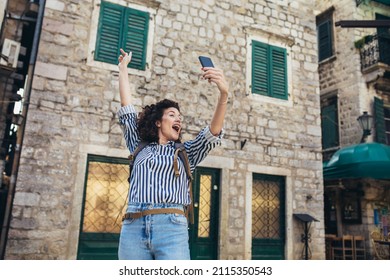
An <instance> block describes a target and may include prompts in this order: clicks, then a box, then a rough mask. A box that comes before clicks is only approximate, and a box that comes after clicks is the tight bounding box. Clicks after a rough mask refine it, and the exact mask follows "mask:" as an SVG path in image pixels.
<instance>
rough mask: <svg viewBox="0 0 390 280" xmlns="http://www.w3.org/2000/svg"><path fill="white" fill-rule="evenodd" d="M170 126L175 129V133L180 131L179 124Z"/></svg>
mask: <svg viewBox="0 0 390 280" xmlns="http://www.w3.org/2000/svg"><path fill="white" fill-rule="evenodd" d="M172 128H173V129H174V130H176V132H177V133H179V132H180V125H178V124H175V125H173V126H172Z"/></svg>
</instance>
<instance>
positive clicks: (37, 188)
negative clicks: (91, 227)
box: [6, 0, 358, 259]
mask: <svg viewBox="0 0 390 280" xmlns="http://www.w3.org/2000/svg"><path fill="white" fill-rule="evenodd" d="M110 1H111V2H114V3H117V4H120V5H128V4H130V5H135V6H136V7H139V6H142V7H146V8H147V9H149V10H150V11H152V13H151V16H152V17H153V20H152V21H151V22H152V24H153V28H152V38H151V39H152V40H150V41H149V44H150V46H149V47H150V50H151V53H150V54H149V58H148V59H149V60H150V64H149V65H148V69H147V70H146V71H145V72H140V71H130V80H131V82H132V83H133V84H134V88H133V91H134V92H133V96H134V103H135V105H136V107H137V108H138V109H140V108H141V107H142V106H144V105H147V104H150V103H152V102H155V101H158V100H160V99H162V98H172V99H175V100H177V101H178V102H179V103H180V105H181V109H182V112H184V116H185V127H184V132H185V133H184V139H186V138H189V137H191V136H193V135H194V134H195V133H197V131H198V130H199V128H200V127H203V126H205V125H207V123H208V121H209V120H210V119H211V116H212V113H213V109H212V108H213V104H215V103H216V99H217V92H216V89H215V88H213V87H211V86H208V85H205V83H204V82H203V81H201V80H200V78H199V77H200V73H201V72H200V66H199V63H198V58H197V57H198V55H209V56H211V57H212V58H213V61H214V63H215V65H216V66H217V67H219V68H221V69H223V70H224V72H225V75H226V77H227V79H228V80H229V81H230V99H229V104H228V114H227V117H226V123H225V131H226V134H225V140H224V142H223V145H222V147H220V148H217V149H215V150H213V151H212V153H211V154H210V156H209V157H208V158H207V159H206V160H205V161H204V162H203V163H202V166H207V167H214V168H219V169H221V170H222V178H221V185H222V190H221V199H220V201H221V202H220V213H221V217H220V218H221V221H220V234H219V235H220V236H219V240H218V242H219V259H250V258H251V220H250V218H249V217H251V215H249V213H250V212H251V193H252V174H253V173H260V174H272V175H279V176H285V178H286V201H285V209H286V213H285V217H286V218H285V219H286V220H285V225H286V245H285V256H286V259H301V257H302V255H301V254H302V247H303V245H302V243H301V234H302V230H303V228H302V224H301V223H300V222H299V221H297V220H296V219H294V218H293V214H294V213H309V214H310V215H312V216H314V217H315V218H317V219H318V220H319V222H315V223H313V225H312V229H311V230H312V232H311V245H310V247H311V252H312V258H313V259H324V258H325V249H324V223H323V208H324V207H323V183H322V155H321V118H320V96H319V79H318V72H317V65H318V64H317V35H316V23H315V14H314V12H313V11H314V10H315V9H314V8H315V7H314V1H306V0H298V1H287V0H279V1H262V0H260V1H251V0H223V1H216V0H204V1H189V0H183V1H175V0H169V1H152V0H150V1H132V0H110ZM22 2H23V1H22ZM99 2H100V1H97V0H94V1H92V0H79V1H74V0H68V1H65V0H50V1H46V7H45V14H44V19H43V25H42V33H41V37H40V43H39V53H38V58H37V62H36V65H35V73H34V78H33V84H32V87H33V89H32V92H31V101H30V105H29V112H28V116H27V120H26V121H27V122H26V131H25V136H24V143H23V149H22V154H21V161H20V166H19V173H18V178H17V184H16V185H17V188H16V194H15V199H14V203H13V211H12V223H11V228H10V230H9V236H8V243H7V251H6V258H7V259H75V258H76V254H77V242H78V230H79V226H80V213H81V207H82V194H83V188H84V180H85V165H86V157H87V155H88V154H89V153H94V154H99V155H104V156H112V157H121V158H126V157H127V155H128V151H127V150H126V148H125V144H124V139H123V136H122V132H121V130H120V128H119V126H118V123H117V118H116V115H115V114H116V112H117V110H118V108H119V107H120V101H119V93H118V72H117V70H116V65H107V64H102V63H100V64H99V63H96V62H94V61H93V59H92V58H91V57H92V53H91V51H92V49H93V47H94V46H93V44H92V43H91V42H93V40H94V38H95V35H96V29H94V28H93V26H96V22H97V16H96V15H97V14H96V9H98V5H99ZM252 37H254V38H260V39H262V40H265V41H266V42H270V43H272V42H276V43H277V44H279V45H281V46H284V47H285V48H286V49H287V51H288V65H289V71H288V79H289V86H288V90H289V94H288V100H286V101H281V100H274V99H273V98H268V97H264V96H254V95H252V94H250V93H249V84H248V76H250V72H249V73H248V42H249V38H252ZM355 56H356V55H355V54H354V55H353V57H355ZM322 77H324V76H322ZM354 86H355V85H354V84H351V87H354ZM322 90H323V89H322ZM353 110H355V109H353ZM353 112H354V113H356V114H358V110H356V111H353ZM356 133H357V131H356V132H355V135H356ZM244 140H247V142H246V145H245V146H244V147H243V148H242V149H241V146H240V145H241V141H244Z"/></svg>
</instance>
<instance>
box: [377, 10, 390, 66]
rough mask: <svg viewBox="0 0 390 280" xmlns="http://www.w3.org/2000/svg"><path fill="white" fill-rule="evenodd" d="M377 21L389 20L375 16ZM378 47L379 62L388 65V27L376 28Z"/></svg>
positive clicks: (389, 42)
mask: <svg viewBox="0 0 390 280" xmlns="http://www.w3.org/2000/svg"><path fill="white" fill-rule="evenodd" d="M375 18H376V19H377V20H390V17H387V16H384V15H381V14H376V15H375ZM377 34H378V46H379V62H383V63H386V64H390V51H389V48H390V30H389V27H380V28H377Z"/></svg>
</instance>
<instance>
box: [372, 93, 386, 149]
mask: <svg viewBox="0 0 390 280" xmlns="http://www.w3.org/2000/svg"><path fill="white" fill-rule="evenodd" d="M374 113H375V140H376V142H378V143H384V144H386V131H385V115H384V111H383V100H381V99H379V98H377V97H374Z"/></svg>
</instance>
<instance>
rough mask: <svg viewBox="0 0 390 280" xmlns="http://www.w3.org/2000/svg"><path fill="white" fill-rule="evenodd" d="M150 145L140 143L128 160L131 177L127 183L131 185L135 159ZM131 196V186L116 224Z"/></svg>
mask: <svg viewBox="0 0 390 280" xmlns="http://www.w3.org/2000/svg"><path fill="white" fill-rule="evenodd" d="M148 144H149V143H148V142H144V141H141V142H139V143H138V146H137V148H136V149H135V150H134V152H133V153H132V154H130V155H129V156H128V157H127V158H128V159H129V177H128V178H127V181H128V182H129V184H130V176H131V171H132V170H133V166H134V161H135V158H136V156H137V155H138V153H139V152H140V151H141V150H142V149H143V148H145V147H146V146H147V145H148ZM129 194H130V185H129V189H128V190H127V196H126V199H125V202H124V203H123V205H122V208H121V211H120V212H119V213H118V216H117V217H116V219H115V222H114V224H116V222H117V220H118V218H119V216H120V214H121V213H122V212H123V209H124V208H125V206H126V203H127V200H128V198H129Z"/></svg>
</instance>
